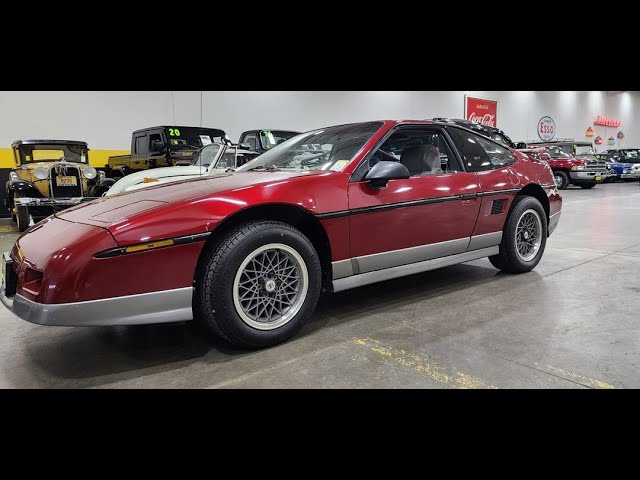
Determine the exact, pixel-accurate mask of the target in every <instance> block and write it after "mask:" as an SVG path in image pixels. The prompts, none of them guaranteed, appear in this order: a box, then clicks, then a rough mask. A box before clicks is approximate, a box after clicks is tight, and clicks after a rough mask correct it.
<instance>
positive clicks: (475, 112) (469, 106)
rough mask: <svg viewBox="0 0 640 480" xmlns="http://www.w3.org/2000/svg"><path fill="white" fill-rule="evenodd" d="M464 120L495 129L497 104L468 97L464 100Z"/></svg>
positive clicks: (483, 99)
mask: <svg viewBox="0 0 640 480" xmlns="http://www.w3.org/2000/svg"><path fill="white" fill-rule="evenodd" d="M464 100H465V101H464V118H466V119H467V120H469V121H470V122H473V123H479V124H481V125H487V126H489V127H497V125H498V121H497V117H498V102H497V101H496V100H487V99H485V98H476V97H469V96H467V95H465V98H464Z"/></svg>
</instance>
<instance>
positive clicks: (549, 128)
mask: <svg viewBox="0 0 640 480" xmlns="http://www.w3.org/2000/svg"><path fill="white" fill-rule="evenodd" d="M538 136H539V137H540V140H542V141H544V142H548V141H550V140H553V137H555V136H556V122H554V121H553V118H551V117H542V118H541V119H540V121H539V122H538Z"/></svg>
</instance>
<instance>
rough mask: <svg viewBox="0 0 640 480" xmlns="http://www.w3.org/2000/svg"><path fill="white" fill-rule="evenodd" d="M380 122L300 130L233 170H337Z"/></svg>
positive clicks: (339, 169) (378, 126)
mask: <svg viewBox="0 0 640 480" xmlns="http://www.w3.org/2000/svg"><path fill="white" fill-rule="evenodd" d="M381 126H382V123H381V122H369V123H357V124H351V125H340V126H337V127H328V128H323V129H320V130H314V131H312V132H307V133H303V134H300V135H297V136H295V137H293V138H292V139H290V140H287V141H286V142H284V143H281V144H280V145H277V146H275V147H273V148H272V149H271V150H269V151H268V152H265V153H263V154H262V155H260V156H259V157H257V158H256V159H255V160H253V161H251V162H249V163H247V164H246V165H243V166H242V167H240V168H239V169H238V170H237V171H239V172H244V171H249V170H275V169H278V170H334V171H341V170H342V169H343V168H344V167H346V166H347V164H348V163H349V162H350V161H351V160H352V159H353V157H355V155H356V153H358V151H360V149H361V148H362V147H363V146H364V145H365V143H367V141H368V140H369V139H371V137H372V136H373V135H374V134H375V133H376V132H377V131H378V130H379V129H380V127H381Z"/></svg>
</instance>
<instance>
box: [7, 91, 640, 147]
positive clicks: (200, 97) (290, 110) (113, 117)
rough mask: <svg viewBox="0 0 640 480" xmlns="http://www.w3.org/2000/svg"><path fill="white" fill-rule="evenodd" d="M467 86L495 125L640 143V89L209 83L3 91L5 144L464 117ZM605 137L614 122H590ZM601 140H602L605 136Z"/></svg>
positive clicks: (234, 134) (95, 142) (123, 141)
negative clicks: (489, 106) (184, 87)
mask: <svg viewBox="0 0 640 480" xmlns="http://www.w3.org/2000/svg"><path fill="white" fill-rule="evenodd" d="M465 94H470V95H475V96H479V97H484V98H490V99H495V100H498V126H499V127H500V128H502V129H503V130H505V131H506V132H507V133H508V134H509V135H510V136H511V138H513V139H514V140H525V139H528V140H533V139H535V138H536V137H537V135H536V125H537V122H538V120H539V119H540V117H542V116H545V115H549V116H551V117H553V118H554V120H555V121H556V126H557V128H558V132H557V136H559V137H573V138H576V139H584V138H585V137H584V132H585V130H586V129H587V127H588V126H589V125H592V126H593V120H594V118H595V116H596V115H606V116H608V117H611V118H615V119H619V120H622V121H623V126H622V130H623V131H624V133H625V139H624V141H623V145H626V146H639V147H640V123H639V122H640V113H638V111H639V110H640V93H638V92H623V93H617V94H615V95H614V94H607V92H604V91H588V92H586V91H575V92H566V91H563V92H555V91H466V92H465V91H354V92H346V91H294V92H291V91H282V92H280V91H246V92H245V91H225V92H222V91H204V92H199V91H198V92H188V91H187V92H183V91H176V92H159V91H157V92H150V91H141V92H124V91H118V92H88V91H82V92H0V148H1V147H5V148H6V147H8V146H9V144H10V143H11V141H12V140H15V139H18V138H28V137H32V138H33V137H50V138H70V139H80V140H86V141H87V142H89V145H90V146H91V147H92V148H93V149H127V148H129V142H130V135H131V132H132V131H133V130H135V129H138V128H143V127H148V126H153V125H158V124H181V125H200V123H201V120H202V125H203V126H210V127H219V128H224V129H226V130H227V132H228V133H229V136H230V137H231V138H232V139H233V140H237V138H238V136H239V134H240V133H241V132H242V131H244V130H248V129H252V128H274V129H275V128H283V129H293V130H309V129H312V128H316V127H322V126H327V125H331V124H336V123H345V122H356V121H361V120H373V119H388V118H430V117H434V116H445V117H447V116H448V117H458V118H459V117H462V116H463V114H464V96H465ZM594 128H595V129H596V131H597V133H598V134H600V135H602V136H603V138H605V140H606V138H608V137H609V136H611V135H614V136H615V134H616V133H617V131H618V130H617V129H612V128H607V129H605V128H604V127H594ZM602 148H606V146H603V147H602Z"/></svg>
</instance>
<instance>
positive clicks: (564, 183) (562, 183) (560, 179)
mask: <svg viewBox="0 0 640 480" xmlns="http://www.w3.org/2000/svg"><path fill="white" fill-rule="evenodd" d="M553 179H554V180H555V182H556V187H558V190H564V189H565V188H567V187H568V186H569V175H567V174H566V173H565V172H563V171H562V170H556V171H555V172H553Z"/></svg>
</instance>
